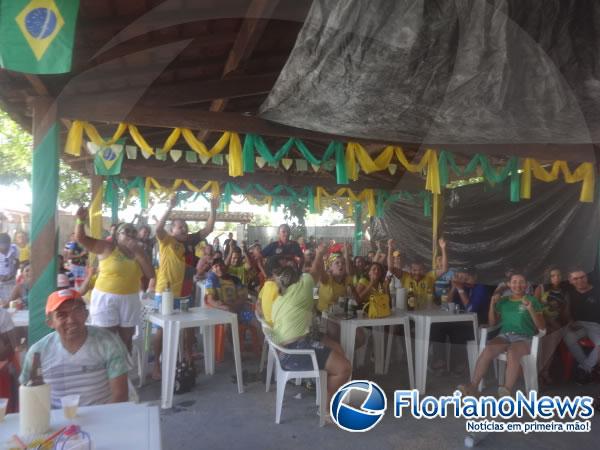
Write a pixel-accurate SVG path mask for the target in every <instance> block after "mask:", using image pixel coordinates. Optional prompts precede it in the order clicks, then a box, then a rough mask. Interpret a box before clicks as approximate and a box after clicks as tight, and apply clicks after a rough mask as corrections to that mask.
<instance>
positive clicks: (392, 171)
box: [388, 164, 398, 175]
mask: <svg viewBox="0 0 600 450" xmlns="http://www.w3.org/2000/svg"><path fill="white" fill-rule="evenodd" d="M396 170H398V166H397V165H396V164H390V165H389V166H388V171H389V172H390V173H391V174H392V175H394V174H395V173H396Z"/></svg>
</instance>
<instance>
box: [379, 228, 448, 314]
mask: <svg viewBox="0 0 600 450" xmlns="http://www.w3.org/2000/svg"><path fill="white" fill-rule="evenodd" d="M438 244H439V246H440V250H441V251H442V259H441V262H440V265H439V267H436V269H435V270H432V271H430V272H425V266H424V265H423V263H421V262H417V261H413V262H412V263H411V264H410V272H405V271H403V270H401V269H399V267H402V263H401V262H400V263H396V264H393V262H392V255H393V251H394V245H395V243H394V240H393V239H390V240H389V241H388V270H389V271H390V272H391V273H392V274H394V275H395V276H396V277H398V278H399V279H400V281H401V282H402V287H404V288H405V289H407V290H412V291H413V292H414V294H415V297H416V298H417V305H416V308H417V309H421V308H423V307H425V304H426V303H427V301H428V299H427V297H428V296H429V295H431V299H433V292H434V283H435V280H436V279H437V278H438V277H439V276H441V275H443V274H444V273H446V272H447V271H448V255H447V254H446V240H445V239H443V238H442V239H439V240H438ZM400 256H401V255H398V258H399V257H400Z"/></svg>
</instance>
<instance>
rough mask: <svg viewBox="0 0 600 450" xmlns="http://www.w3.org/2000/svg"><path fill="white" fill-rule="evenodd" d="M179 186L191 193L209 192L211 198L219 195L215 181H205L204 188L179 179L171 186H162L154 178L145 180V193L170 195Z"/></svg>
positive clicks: (218, 188) (219, 189)
mask: <svg viewBox="0 0 600 450" xmlns="http://www.w3.org/2000/svg"><path fill="white" fill-rule="evenodd" d="M181 185H184V186H185V187H186V188H188V189H189V190H190V191H192V192H208V191H210V193H211V195H212V196H213V197H218V196H219V195H221V188H220V187H219V183H218V182H216V181H207V182H206V183H205V184H204V186H202V187H198V186H196V185H195V184H194V183H192V182H191V181H189V180H182V179H181V178H178V179H177V180H175V181H173V184H172V185H171V186H163V185H161V184H160V183H159V182H158V181H157V180H156V179H155V178H152V177H148V178H146V192H151V191H159V192H164V193H168V194H171V193H173V192H175V191H176V190H177V189H178V188H179V187H181Z"/></svg>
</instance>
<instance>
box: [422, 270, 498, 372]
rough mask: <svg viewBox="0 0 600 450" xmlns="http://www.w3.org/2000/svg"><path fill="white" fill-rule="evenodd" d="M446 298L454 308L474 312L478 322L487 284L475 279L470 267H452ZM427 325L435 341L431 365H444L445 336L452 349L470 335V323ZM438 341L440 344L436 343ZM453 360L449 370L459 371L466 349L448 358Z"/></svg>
mask: <svg viewBox="0 0 600 450" xmlns="http://www.w3.org/2000/svg"><path fill="white" fill-rule="evenodd" d="M448 298H449V301H451V302H452V303H454V304H456V305H457V308H458V309H460V310H463V311H467V312H474V313H477V317H478V321H479V323H483V322H485V321H486V317H487V312H488V308H489V303H490V295H489V292H488V290H487V287H486V286H485V285H483V284H479V283H477V273H476V272H475V270H474V269H472V268H461V269H458V270H456V271H455V275H454V277H453V278H452V281H451V288H450V292H449V293H448ZM434 325H435V326H432V327H431V336H432V341H433V342H437V343H438V344H437V345H435V346H434V363H433V367H432V368H433V369H434V370H435V369H441V368H443V367H445V365H446V363H445V361H444V358H445V342H446V339H449V341H450V344H452V347H453V350H454V349H455V347H456V346H460V347H462V348H466V347H465V345H466V343H467V341H469V340H472V339H474V336H473V327H472V325H471V324H468V323H439V324H434ZM440 344H442V345H440ZM450 360H451V361H453V363H454V368H453V371H454V372H456V373H462V372H464V371H465V369H466V366H467V364H466V361H467V360H466V352H460V353H459V354H458V355H456V356H454V357H452V358H450Z"/></svg>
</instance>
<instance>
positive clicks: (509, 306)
mask: <svg viewBox="0 0 600 450" xmlns="http://www.w3.org/2000/svg"><path fill="white" fill-rule="evenodd" d="M509 287H510V289H511V292H512V294H511V295H510V296H508V297H500V295H498V294H496V295H494V296H493V297H492V301H491V304H490V310H489V314H488V316H489V317H488V319H489V326H490V327H493V326H494V325H496V324H497V323H498V322H499V323H500V334H499V335H498V336H496V337H495V338H493V339H491V340H490V341H488V343H487V344H486V346H485V349H484V350H483V352H482V353H481V355H479V358H478V359H477V365H476V366H475V373H474V375H473V379H472V380H471V383H469V384H467V385H460V386H458V390H460V391H461V392H462V393H463V395H473V394H474V393H475V392H476V390H477V387H478V386H479V383H480V381H481V380H482V379H483V377H484V375H485V374H486V372H487V370H488V368H489V367H490V364H491V363H492V362H493V361H494V359H495V358H496V357H497V356H498V355H500V354H501V353H503V352H506V353H507V355H506V356H507V358H506V362H507V364H506V377H505V384H504V386H499V387H498V396H499V397H503V396H507V395H512V389H513V387H514V385H515V383H516V382H517V379H518V378H519V374H520V373H521V358H522V357H523V356H525V355H528V354H529V351H530V345H531V338H532V337H533V336H534V335H535V334H537V332H538V331H539V330H543V329H545V327H546V324H545V322H544V316H543V314H542V309H543V307H542V305H541V303H540V302H539V301H538V299H537V298H535V297H533V296H531V295H526V294H525V290H526V289H527V281H526V280H525V276H523V275H521V274H519V273H514V274H512V275H511V277H510V282H509Z"/></svg>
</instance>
